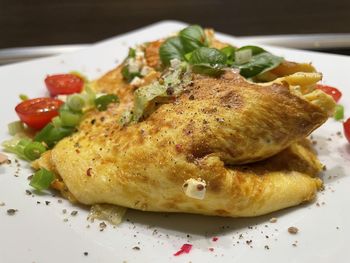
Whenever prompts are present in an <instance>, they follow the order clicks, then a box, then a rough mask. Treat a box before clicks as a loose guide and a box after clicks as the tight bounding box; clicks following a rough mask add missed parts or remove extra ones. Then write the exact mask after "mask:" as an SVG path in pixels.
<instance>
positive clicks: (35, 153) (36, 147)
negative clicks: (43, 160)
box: [23, 142, 46, 161]
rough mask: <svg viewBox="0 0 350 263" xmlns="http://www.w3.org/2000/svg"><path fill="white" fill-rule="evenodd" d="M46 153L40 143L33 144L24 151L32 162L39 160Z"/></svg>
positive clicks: (28, 145)
mask: <svg viewBox="0 0 350 263" xmlns="http://www.w3.org/2000/svg"><path fill="white" fill-rule="evenodd" d="M45 151H46V148H45V146H44V145H43V144H42V143H40V142H31V143H29V144H27V145H26V146H25V148H24V149H23V153H24V155H25V156H26V157H27V158H28V159H29V160H31V161H34V160H36V159H38V158H39V157H40V156H41V154H42V153H44V152H45Z"/></svg>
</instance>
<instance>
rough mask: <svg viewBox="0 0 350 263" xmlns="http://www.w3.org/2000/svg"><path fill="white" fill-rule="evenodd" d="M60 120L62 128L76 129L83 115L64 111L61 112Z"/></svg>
mask: <svg viewBox="0 0 350 263" xmlns="http://www.w3.org/2000/svg"><path fill="white" fill-rule="evenodd" d="M60 118H61V123H62V126H66V127H75V126H77V125H78V124H79V122H80V120H81V114H79V113H74V112H71V111H65V110H64V111H61V112H60Z"/></svg>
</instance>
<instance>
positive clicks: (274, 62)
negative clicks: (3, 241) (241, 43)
mask: <svg viewBox="0 0 350 263" xmlns="http://www.w3.org/2000/svg"><path fill="white" fill-rule="evenodd" d="M253 54H254V51H253ZM282 61H283V58H281V57H277V56H275V55H273V54H271V53H268V52H266V51H264V52H262V53H259V54H257V55H253V56H252V58H251V60H250V61H249V62H247V63H245V64H242V65H237V64H234V65H233V67H234V68H239V69H240V74H241V75H242V76H243V77H245V78H251V77H254V76H256V75H258V74H262V73H264V72H266V71H269V70H271V69H273V68H275V67H277V66H278V65H279V64H280V63H281V62H282Z"/></svg>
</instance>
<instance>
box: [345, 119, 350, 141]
mask: <svg viewBox="0 0 350 263" xmlns="http://www.w3.org/2000/svg"><path fill="white" fill-rule="evenodd" d="M343 127H344V134H345V137H346V139H348V142H349V143H350V118H349V119H347V120H346V122H344V123H343Z"/></svg>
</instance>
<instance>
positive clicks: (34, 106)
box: [15, 98, 63, 130]
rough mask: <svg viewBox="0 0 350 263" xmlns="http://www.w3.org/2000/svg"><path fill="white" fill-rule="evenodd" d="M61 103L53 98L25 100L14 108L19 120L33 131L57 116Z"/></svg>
mask: <svg viewBox="0 0 350 263" xmlns="http://www.w3.org/2000/svg"><path fill="white" fill-rule="evenodd" d="M62 104H63V101H61V100H58V99H54V98H36V99H30V100H25V101H23V102H21V103H20V104H18V105H17V106H16V108H15V110H16V113H17V115H18V117H19V118H20V120H21V121H22V122H24V123H25V124H27V125H28V126H29V127H31V128H34V129H37V130H39V129H42V128H44V127H45V125H46V124H48V123H49V122H50V121H51V119H52V118H53V117H55V116H57V115H58V110H59V108H60V107H61V105H62Z"/></svg>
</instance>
